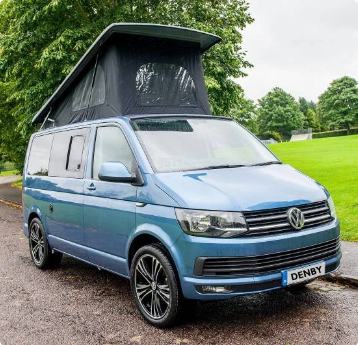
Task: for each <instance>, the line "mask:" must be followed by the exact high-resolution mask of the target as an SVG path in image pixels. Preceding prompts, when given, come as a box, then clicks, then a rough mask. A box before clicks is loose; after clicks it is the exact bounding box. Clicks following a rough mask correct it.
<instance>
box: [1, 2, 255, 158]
mask: <svg viewBox="0 0 358 345" xmlns="http://www.w3.org/2000/svg"><path fill="white" fill-rule="evenodd" d="M252 21H253V19H252V18H251V16H250V15H249V13H248V3H247V2H246V0H233V1H229V2H222V1H218V0H174V1H167V0H141V1H138V0H121V1H120V0H105V1H98V0H76V1H69V0H3V1H2V2H1V3H0V82H2V83H3V86H2V88H3V89H2V90H5V91H4V93H3V97H2V99H1V100H0V109H2V110H1V111H2V112H1V114H0V116H1V119H2V121H3V122H9V127H8V128H7V129H6V132H7V133H11V134H12V135H14V139H15V138H16V140H12V141H11V140H10V141H8V140H7V138H5V137H3V136H2V137H1V143H0V145H1V147H2V152H4V154H6V155H8V156H12V157H10V158H11V159H12V160H15V161H16V162H17V163H18V165H21V164H22V161H23V157H24V152H25V147H26V142H27V140H28V138H29V136H30V134H31V133H32V132H33V130H34V128H33V127H31V126H30V122H31V119H32V117H33V116H34V115H35V113H36V112H37V111H38V110H39V109H40V107H41V105H42V104H43V103H44V102H45V101H46V100H47V99H48V98H49V97H50V96H51V94H52V93H53V92H54V91H55V89H56V88H57V87H58V85H59V84H60V83H61V81H62V80H63V79H64V78H65V77H66V75H67V74H68V73H69V72H70V71H71V69H72V68H73V66H74V65H75V64H76V62H77V61H78V60H79V58H80V57H81V56H82V55H83V54H84V52H85V51H86V50H87V49H88V48H89V46H90V45H91V43H92V42H93V40H94V39H95V38H96V37H97V36H98V35H99V34H100V33H101V32H102V30H103V29H104V28H105V27H106V26H108V25H109V24H111V23H113V22H139V23H140V22H145V23H159V24H172V25H180V26H184V27H189V28H195V29H199V30H204V31H208V32H212V33H215V34H217V35H219V36H221V37H222V38H223V40H224V41H223V43H221V44H219V45H217V46H216V47H214V48H213V49H212V50H211V51H209V52H208V53H207V54H206V55H205V57H204V70H205V74H206V83H207V87H208V92H209V99H210V102H211V105H212V109H213V113H214V114H229V111H230V110H231V109H233V108H235V107H237V106H238V105H239V104H240V102H241V101H242V99H243V93H242V89H241V88H240V87H239V86H238V85H237V84H235V83H234V82H233V80H232V79H233V78H238V77H241V76H243V75H245V73H244V72H243V70H244V69H245V68H248V67H250V66H251V65H250V63H249V62H247V61H246V59H245V52H243V51H242V48H241V41H242V36H241V33H240V32H241V31H242V30H243V29H244V28H245V26H246V25H247V24H249V23H251V22H252ZM4 113H6V114H5V115H4ZM3 132H4V133H5V131H3ZM16 150H18V151H16ZM15 151H16V153H15V154H14V152H15Z"/></svg>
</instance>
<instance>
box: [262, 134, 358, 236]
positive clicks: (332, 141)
mask: <svg viewBox="0 0 358 345" xmlns="http://www.w3.org/2000/svg"><path fill="white" fill-rule="evenodd" d="M269 147H270V149H271V150H272V151H273V152H274V153H275V154H276V155H277V156H278V157H279V158H280V159H281V160H282V161H283V162H284V163H288V164H290V165H292V166H293V167H295V168H296V169H298V170H300V171H302V172H303V173H305V174H306V175H308V176H310V177H312V178H313V179H315V180H317V181H318V182H320V183H321V184H323V185H324V186H325V187H326V188H327V189H328V191H329V192H330V193H331V195H332V197H333V200H334V203H335V205H336V209H337V214H338V217H339V219H340V222H341V230H342V239H343V240H346V241H357V242H358V135H351V136H346V137H335V138H324V139H314V140H307V141H297V142H288V143H280V144H275V145H270V146H269Z"/></svg>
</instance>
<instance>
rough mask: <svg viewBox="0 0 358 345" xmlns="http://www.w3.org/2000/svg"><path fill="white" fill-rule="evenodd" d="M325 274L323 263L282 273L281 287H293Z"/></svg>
mask: <svg viewBox="0 0 358 345" xmlns="http://www.w3.org/2000/svg"><path fill="white" fill-rule="evenodd" d="M325 273H326V266H325V263H324V262H319V263H316V264H313V265H309V266H304V267H300V268H296V269H294V270H288V271H283V272H282V285H283V286H287V285H293V284H298V283H302V282H305V281H307V280H311V279H314V278H317V277H319V276H322V275H324V274H325Z"/></svg>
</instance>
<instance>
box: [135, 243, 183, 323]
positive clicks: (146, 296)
mask: <svg viewBox="0 0 358 345" xmlns="http://www.w3.org/2000/svg"><path fill="white" fill-rule="evenodd" d="M131 289H132V293H133V296H134V298H135V301H136V304H137V307H138V309H139V310H140V312H141V314H142V315H143V317H144V318H145V319H146V320H147V321H148V322H149V323H151V324H152V325H154V326H156V327H168V326H170V325H172V324H173V323H174V322H175V321H176V320H177V318H178V316H179V315H178V314H179V299H180V291H179V286H178V282H177V278H176V275H175V272H174V269H173V266H172V264H171V263H170V261H169V259H168V257H167V255H166V254H165V251H164V250H163V248H161V247H160V246H156V245H148V246H144V247H142V248H140V249H139V250H138V252H137V253H136V254H135V256H134V258H133V262H132V265H131Z"/></svg>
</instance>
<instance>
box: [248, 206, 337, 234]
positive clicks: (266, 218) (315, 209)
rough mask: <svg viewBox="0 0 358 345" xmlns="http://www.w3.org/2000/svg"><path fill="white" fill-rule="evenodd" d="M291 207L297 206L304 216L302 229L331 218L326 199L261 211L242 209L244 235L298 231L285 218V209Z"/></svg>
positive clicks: (317, 224)
mask: <svg viewBox="0 0 358 345" xmlns="http://www.w3.org/2000/svg"><path fill="white" fill-rule="evenodd" d="M291 207H297V208H299V209H300V210H301V211H302V212H303V214H304V216H305V225H304V227H303V228H302V229H308V228H313V227H315V226H319V225H323V224H327V223H330V222H331V221H332V220H333V218H332V217H331V214H330V210H329V207H328V204H327V201H326V200H324V201H319V202H314V203H310V204H304V205H298V206H290V207H281V208H275V209H269V210H262V211H248V212H245V211H244V212H243V214H244V216H245V219H246V222H247V224H248V229H249V231H248V232H247V233H246V234H245V235H244V236H246V237H250V236H252V237H253V236H266V235H273V234H280V233H283V232H297V231H300V230H295V229H294V228H293V227H292V226H291V225H290V223H289V222H288V220H287V211H288V210H289V209H290V208H291Z"/></svg>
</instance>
